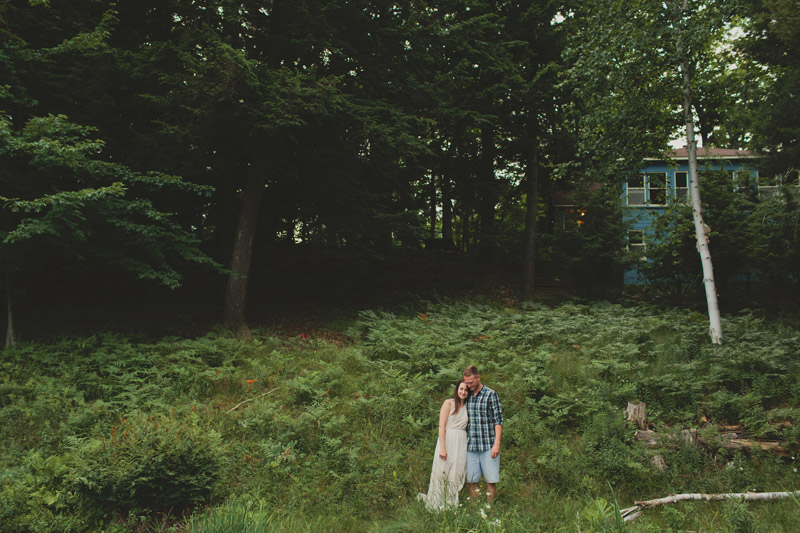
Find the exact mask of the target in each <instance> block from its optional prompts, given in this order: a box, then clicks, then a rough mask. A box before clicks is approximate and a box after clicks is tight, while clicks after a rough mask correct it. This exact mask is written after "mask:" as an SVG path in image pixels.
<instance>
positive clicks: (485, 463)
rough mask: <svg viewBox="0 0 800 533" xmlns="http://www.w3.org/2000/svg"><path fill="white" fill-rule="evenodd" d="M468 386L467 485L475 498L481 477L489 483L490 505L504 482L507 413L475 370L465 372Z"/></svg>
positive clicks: (494, 393)
mask: <svg viewBox="0 0 800 533" xmlns="http://www.w3.org/2000/svg"><path fill="white" fill-rule="evenodd" d="M464 382H466V384H467V387H469V390H470V391H471V392H472V395H471V396H470V397H469V399H468V400H467V415H468V416H469V426H468V427H467V483H469V493H470V496H471V497H472V498H476V497H477V496H478V482H479V481H480V480H481V475H483V478H484V479H485V480H486V486H487V489H488V491H489V501H490V502H493V501H494V498H495V496H496V495H497V482H498V481H499V480H500V437H501V436H502V434H503V409H502V407H501V406H500V398H499V397H498V396H497V393H496V392H495V391H493V390H492V389H490V388H489V387H487V386H486V385H484V384H482V383H481V375H480V374H479V373H478V369H477V368H475V367H474V366H468V367H467V368H466V369H464Z"/></svg>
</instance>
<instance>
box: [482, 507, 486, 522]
mask: <svg viewBox="0 0 800 533" xmlns="http://www.w3.org/2000/svg"><path fill="white" fill-rule="evenodd" d="M481 518H483V519H484V520H486V511H484V510H483V509H481Z"/></svg>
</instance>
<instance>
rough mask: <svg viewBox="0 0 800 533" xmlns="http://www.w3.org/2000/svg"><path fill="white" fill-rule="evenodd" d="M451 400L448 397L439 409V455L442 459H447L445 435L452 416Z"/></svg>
mask: <svg viewBox="0 0 800 533" xmlns="http://www.w3.org/2000/svg"><path fill="white" fill-rule="evenodd" d="M450 402H451V400H450V399H449V398H448V399H447V400H445V401H444V403H443V404H442V408H441V409H440V410H439V457H440V458H441V459H442V461H447V447H446V446H445V444H444V443H445V436H446V434H447V430H446V429H445V428H447V419H448V418H450Z"/></svg>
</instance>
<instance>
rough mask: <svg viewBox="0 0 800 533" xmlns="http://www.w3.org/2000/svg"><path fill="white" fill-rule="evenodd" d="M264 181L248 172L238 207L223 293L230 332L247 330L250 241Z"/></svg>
mask: <svg viewBox="0 0 800 533" xmlns="http://www.w3.org/2000/svg"><path fill="white" fill-rule="evenodd" d="M264 183H265V179H264V176H263V175H262V174H260V173H259V171H257V170H256V169H255V168H251V169H250V170H249V172H248V176H247V180H246V182H245V186H244V190H243V191H242V202H241V207H240V208H239V222H238V224H237V228H236V237H235V239H234V242H233V254H232V255H231V267H230V268H231V274H230V276H229V277H228V287H227V290H226V292H225V311H224V321H225V324H226V325H227V326H228V327H230V328H233V329H245V330H246V329H247V321H246V314H245V313H246V309H247V282H248V276H249V275H250V263H251V261H252V258H253V240H254V237H255V234H256V225H257V223H258V212H259V209H260V208H261V199H262V197H263V195H264Z"/></svg>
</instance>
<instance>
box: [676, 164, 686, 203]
mask: <svg viewBox="0 0 800 533" xmlns="http://www.w3.org/2000/svg"><path fill="white" fill-rule="evenodd" d="M675 199H676V200H677V201H679V202H688V201H689V173H688V172H683V171H681V172H676V173H675Z"/></svg>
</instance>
